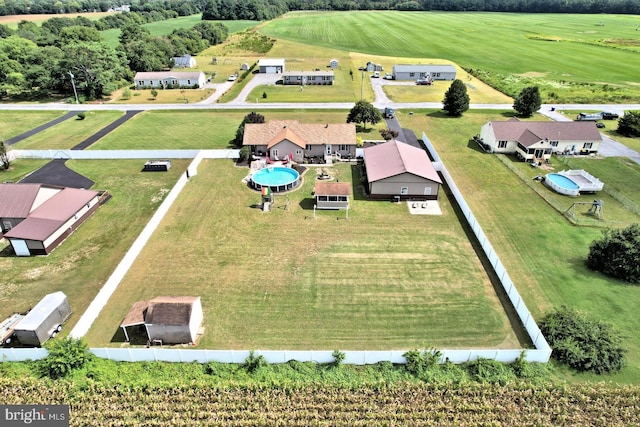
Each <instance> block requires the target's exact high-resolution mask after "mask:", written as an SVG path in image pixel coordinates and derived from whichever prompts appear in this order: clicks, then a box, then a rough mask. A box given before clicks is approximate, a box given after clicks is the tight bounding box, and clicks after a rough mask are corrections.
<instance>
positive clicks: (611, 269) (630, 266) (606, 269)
mask: <svg viewBox="0 0 640 427" xmlns="http://www.w3.org/2000/svg"><path fill="white" fill-rule="evenodd" d="M587 267H589V268H590V269H592V270H596V271H599V272H601V273H603V274H606V275H607V276H611V277H613V278H615V279H618V280H623V281H625V282H629V283H640V225H638V224H632V225H630V226H629V227H627V228H625V229H622V230H613V231H611V230H605V231H604V232H603V237H602V239H600V240H594V241H593V242H592V243H591V247H590V248H589V256H588V257H587Z"/></svg>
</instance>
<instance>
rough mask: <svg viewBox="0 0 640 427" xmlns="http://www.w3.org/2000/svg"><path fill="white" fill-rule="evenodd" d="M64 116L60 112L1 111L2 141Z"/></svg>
mask: <svg viewBox="0 0 640 427" xmlns="http://www.w3.org/2000/svg"><path fill="white" fill-rule="evenodd" d="M63 114H64V113H63V112H60V111H0V140H4V141H6V140H7V139H9V138H13V137H14V136H18V135H20V134H22V133H24V132H26V131H29V130H31V129H33V128H35V127H38V126H40V125H43V124H45V123H47V122H50V121H51V120H55V119H56V118H58V117H60V116H62V115H63Z"/></svg>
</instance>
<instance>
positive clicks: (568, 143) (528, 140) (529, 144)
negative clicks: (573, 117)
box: [480, 117, 602, 162]
mask: <svg viewBox="0 0 640 427" xmlns="http://www.w3.org/2000/svg"><path fill="white" fill-rule="evenodd" d="M480 138H481V140H482V142H483V144H485V146H487V147H488V148H489V149H490V150H491V151H493V152H494V153H504V154H515V155H516V156H517V157H518V158H520V159H522V160H525V161H536V162H541V161H542V162H546V161H547V160H549V159H550V158H551V155H552V154H553V153H559V154H592V153H597V152H598V149H599V148H600V144H601V143H602V135H601V134H600V132H599V130H598V128H597V127H596V123H595V122H587V121H577V122H523V121H520V120H518V119H517V118H515V117H514V118H511V119H509V120H506V121H495V122H488V123H485V124H484V125H483V126H482V128H481V129H480Z"/></svg>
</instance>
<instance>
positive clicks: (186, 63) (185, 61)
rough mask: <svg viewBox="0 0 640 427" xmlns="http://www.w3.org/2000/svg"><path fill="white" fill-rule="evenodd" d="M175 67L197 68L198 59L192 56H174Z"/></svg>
mask: <svg viewBox="0 0 640 427" xmlns="http://www.w3.org/2000/svg"><path fill="white" fill-rule="evenodd" d="M171 59H173V66H174V67H175V68H193V67H195V66H196V58H194V57H193V56H191V55H182V56H174V57H173V58H171Z"/></svg>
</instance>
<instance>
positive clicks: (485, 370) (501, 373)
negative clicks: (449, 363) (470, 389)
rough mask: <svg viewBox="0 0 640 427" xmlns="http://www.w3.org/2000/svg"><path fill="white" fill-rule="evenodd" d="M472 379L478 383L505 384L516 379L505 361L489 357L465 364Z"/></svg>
mask: <svg viewBox="0 0 640 427" xmlns="http://www.w3.org/2000/svg"><path fill="white" fill-rule="evenodd" d="M467 372H468V373H469V377H470V378H471V379H472V380H475V381H477V382H480V383H491V384H500V385H506V384H508V383H510V382H512V381H514V380H515V379H516V376H515V373H514V371H513V370H512V369H511V368H510V367H509V365H507V364H506V363H502V362H497V361H495V360H491V359H482V358H480V359H478V360H476V361H474V362H469V363H468V364H467Z"/></svg>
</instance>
